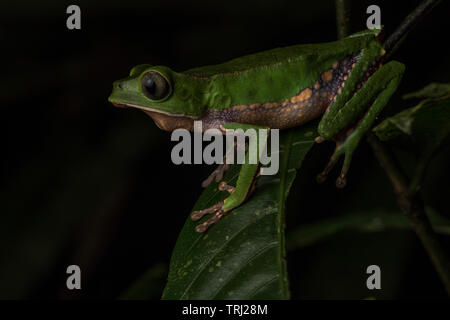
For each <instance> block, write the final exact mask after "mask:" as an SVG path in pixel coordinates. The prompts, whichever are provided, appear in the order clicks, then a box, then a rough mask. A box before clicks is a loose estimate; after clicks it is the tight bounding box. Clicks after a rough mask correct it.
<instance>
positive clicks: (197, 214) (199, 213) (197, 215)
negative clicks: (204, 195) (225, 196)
mask: <svg viewBox="0 0 450 320" xmlns="http://www.w3.org/2000/svg"><path fill="white" fill-rule="evenodd" d="M218 189H219V190H220V191H228V192H229V193H230V194H231V193H233V192H234V190H235V189H236V188H235V187H233V186H230V185H228V184H227V183H226V182H225V181H222V182H221V183H220V184H219V187H218ZM223 204H224V201H220V202H218V203H216V204H215V205H213V206H211V207H209V208H206V209H203V210H196V211H194V212H192V214H191V219H192V220H194V221H197V220H200V219H201V218H203V217H204V216H205V215H207V214H210V213H214V215H213V216H212V217H211V218H209V219H208V220H206V221H205V222H203V223H201V224H199V225H198V226H197V227H195V231H197V232H205V231H206V230H207V229H208V228H209V227H210V226H211V225H213V224H215V223H216V222H217V221H219V220H220V219H221V218H222V217H223V216H224V215H226V214H227V212H225V211H224V210H223V209H222V206H223Z"/></svg>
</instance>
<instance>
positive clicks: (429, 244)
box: [367, 133, 450, 296]
mask: <svg viewBox="0 0 450 320" xmlns="http://www.w3.org/2000/svg"><path fill="white" fill-rule="evenodd" d="M367 141H368V142H369V144H370V145H371V146H372V149H373V152H374V154H375V157H376V158H377V160H378V162H379V163H380V165H381V166H382V167H383V169H384V171H385V172H386V174H387V176H388V177H389V179H390V180H391V183H392V185H393V187H394V192H395V194H396V196H397V202H398V204H399V207H400V209H401V210H402V211H403V213H404V214H405V216H406V217H407V218H408V219H409V221H411V224H412V227H413V229H414V231H415V233H416V234H417V236H418V237H419V239H420V241H421V242H422V244H423V246H424V247H425V250H426V251H427V253H428V255H429V256H430V259H431V261H432V263H433V265H434V267H435V268H436V271H437V273H438V274H439V277H440V278H441V281H442V283H443V284H444V286H445V289H446V290H447V294H448V295H449V296H450V260H449V258H448V257H447V255H446V253H445V251H444V250H443V248H442V246H441V244H440V242H439V240H438V238H437V236H436V234H435V233H434V231H433V228H432V227H431V224H430V221H429V220H428V217H427V216H426V215H425V209H424V206H423V203H422V201H421V199H420V196H419V194H418V193H415V194H414V195H409V193H408V189H409V187H408V178H407V177H406V175H405V174H404V173H403V171H402V170H401V168H400V167H399V166H398V164H397V162H396V160H395V159H394V157H393V155H392V154H391V152H390V150H389V149H388V148H387V147H386V146H384V145H383V144H382V143H381V142H380V141H379V140H378V138H377V137H376V136H375V135H374V134H372V133H369V134H368V135H367Z"/></svg>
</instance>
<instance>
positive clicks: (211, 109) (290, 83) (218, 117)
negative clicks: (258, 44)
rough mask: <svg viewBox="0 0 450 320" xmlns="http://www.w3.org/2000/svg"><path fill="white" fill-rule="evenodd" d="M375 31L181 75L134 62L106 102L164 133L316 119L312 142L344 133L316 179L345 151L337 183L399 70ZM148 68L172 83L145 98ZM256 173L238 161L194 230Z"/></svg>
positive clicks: (243, 190)
mask: <svg viewBox="0 0 450 320" xmlns="http://www.w3.org/2000/svg"><path fill="white" fill-rule="evenodd" d="M379 31H380V30H367V31H364V32H360V33H357V34H354V35H352V36H349V37H347V38H345V39H342V40H340V41H335V42H330V43H322V44H312V45H296V46H291V47H287V48H277V49H273V50H270V51H266V52H261V53H257V54H253V55H248V56H244V57H241V58H237V59H234V60H231V61H229V62H226V63H223V64H219V65H214V66H206V67H201V68H196V69H191V70H188V71H185V72H174V71H172V70H171V69H169V68H167V67H164V66H150V65H140V66H137V67H134V68H133V69H132V70H131V72H130V76H129V77H127V78H125V79H123V80H119V81H116V82H114V84H113V92H112V94H111V96H110V97H109V101H111V102H112V103H113V104H114V105H116V106H121V107H134V108H139V109H142V110H143V111H145V112H146V113H147V114H148V115H150V116H151V117H152V118H153V119H154V121H155V123H156V124H157V125H158V126H159V127H160V128H161V129H163V130H168V131H172V130H174V129H177V128H185V129H188V130H192V129H193V121H194V120H202V121H203V129H204V130H206V129H209V128H220V127H221V126H222V127H225V128H242V127H245V128H248V127H255V128H268V129H270V128H271V129H285V128H289V127H295V126H300V125H302V124H304V123H306V122H308V121H310V120H312V119H315V118H318V117H320V116H322V119H321V121H320V123H319V127H318V131H319V134H320V137H318V138H317V141H318V142H319V141H322V140H323V139H332V138H336V137H337V136H343V137H344V136H345V134H342V133H343V132H347V134H346V135H347V137H345V139H340V141H339V142H338V147H337V149H336V151H335V153H334V154H333V156H332V158H331V160H330V163H329V165H328V166H327V168H326V169H325V170H324V172H323V173H322V176H321V177H322V178H323V177H324V176H325V175H326V174H327V173H328V171H329V170H330V169H331V168H332V166H333V165H334V164H335V162H336V161H337V160H338V158H339V156H340V155H342V154H345V160H344V166H343V169H342V172H341V175H340V177H339V179H338V184H341V185H343V184H345V175H346V172H347V170H348V167H349V165H350V160H351V157H352V154H353V151H354V149H355V148H356V146H357V145H358V143H359V141H360V139H361V138H362V136H363V135H364V133H365V132H366V131H367V130H368V129H369V128H370V126H371V125H372V123H373V122H374V120H375V118H376V116H377V115H378V114H379V112H380V111H381V110H382V109H383V107H384V106H385V105H386V103H387V101H388V100H389V98H390V96H391V95H392V93H393V92H394V91H395V89H396V88H397V86H398V84H399V82H400V80H401V77H402V74H403V71H404V66H403V65H402V64H401V63H399V62H396V61H391V62H389V63H387V64H385V65H382V59H383V56H384V53H385V51H384V49H383V47H382V45H381V44H380V42H379V41H378V40H377V37H376V36H377V35H378V33H379ZM149 71H152V72H155V71H156V72H158V73H159V74H160V75H162V76H163V78H165V79H166V81H167V83H168V84H169V86H170V90H168V93H167V95H166V96H164V97H163V98H161V99H159V100H152V99H150V98H148V95H146V92H145V90H146V89H145V88H144V86H143V85H142V83H141V82H142V81H143V80H142V79H143V77H144V75H146V74H147V73H148V72H149ZM358 120H360V121H359V122H358ZM351 126H354V130H352V131H351V133H348V131H346V130H345V129H346V128H348V127H351ZM257 170H258V165H251V164H248V165H246V164H244V165H243V166H242V168H241V171H240V175H239V178H238V182H237V185H236V188H235V189H230V188H228V189H227V188H225V187H224V188H223V189H224V190H232V193H231V195H230V196H229V197H228V198H227V199H225V201H224V202H223V203H221V204H218V205H216V206H214V207H212V208H209V209H205V210H200V211H197V212H194V214H193V217H194V218H197V219H199V218H201V217H202V216H203V215H204V214H206V213H213V212H215V215H214V216H213V218H211V219H210V220H208V221H206V222H204V223H203V224H201V225H200V226H199V227H198V228H197V230H198V231H204V230H206V228H207V227H208V226H209V225H210V224H212V223H214V222H216V221H217V220H218V219H220V217H222V216H223V215H224V214H225V213H226V212H228V211H230V210H232V209H234V208H235V207H237V206H239V205H241V204H242V203H243V202H244V200H245V199H246V198H247V196H248V195H249V192H250V189H251V186H252V185H253V182H254V177H255V176H256V172H257Z"/></svg>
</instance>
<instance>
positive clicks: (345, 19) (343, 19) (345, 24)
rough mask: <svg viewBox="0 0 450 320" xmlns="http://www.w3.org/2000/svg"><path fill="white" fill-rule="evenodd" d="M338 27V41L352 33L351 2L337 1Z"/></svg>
mask: <svg viewBox="0 0 450 320" xmlns="http://www.w3.org/2000/svg"><path fill="white" fill-rule="evenodd" d="M335 3H336V27H337V33H338V39H342V38H344V37H346V36H348V35H349V33H350V2H349V0H336V2H335Z"/></svg>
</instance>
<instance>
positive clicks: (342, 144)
mask: <svg viewBox="0 0 450 320" xmlns="http://www.w3.org/2000/svg"><path fill="white" fill-rule="evenodd" d="M403 71H404V66H403V64H401V63H399V62H396V61H391V62H389V63H387V64H386V65H384V66H382V67H381V68H380V69H378V70H377V71H376V72H375V73H374V74H373V75H372V76H371V77H370V78H369V79H368V80H367V82H366V83H365V84H364V85H363V86H362V87H361V89H359V90H358V91H357V92H356V93H355V95H354V96H353V98H351V99H350V100H349V101H348V102H347V103H346V104H345V105H344V106H343V108H341V109H340V110H339V111H337V114H336V116H335V117H334V119H331V121H340V122H343V121H342V120H343V118H344V117H345V116H346V113H347V114H348V113H351V112H352V111H353V112H354V110H355V109H359V108H361V106H362V105H370V107H369V108H368V109H367V111H366V113H365V115H364V116H363V117H362V118H361V119H360V120H359V121H358V122H357V123H356V124H355V125H353V127H351V128H350V129H347V130H346V131H345V132H344V133H342V132H341V133H336V132H335V133H334V135H333V134H332V131H331V130H326V129H325V131H327V132H328V133H329V135H330V134H332V138H333V137H334V139H335V140H336V149H335V151H334V153H333V155H332V156H331V159H330V161H329V163H328V165H327V166H326V167H325V169H324V170H323V172H322V173H320V174H319V175H318V177H317V180H318V181H319V182H322V181H324V180H325V179H326V176H327V174H328V173H329V172H330V171H331V169H332V168H333V166H334V165H335V164H336V162H337V161H338V160H339V158H340V156H341V155H344V164H343V165H342V169H341V173H340V175H339V177H338V179H337V180H336V186H337V187H340V188H342V187H344V186H345V184H346V177H347V172H348V170H349V168H350V162H351V159H352V156H353V152H354V151H355V149H356V147H357V146H358V144H359V142H360V141H361V139H362V137H363V136H364V134H365V133H366V132H367V131H368V130H369V129H370V128H371V127H372V124H373V123H374V122H375V120H376V118H377V116H378V115H379V114H380V112H381V111H382V110H383V108H384V107H385V106H386V104H387V102H388V101H389V98H390V97H391V95H392V94H393V93H394V92H395V90H396V89H397V87H398V85H399V83H400V80H401V77H402V75H403ZM374 90H377V91H375V94H374ZM339 118H342V119H339ZM321 125H322V129H323V127H324V126H325V125H326V122H324V123H322V121H321ZM320 131H321V130H320V128H319V132H320ZM322 132H323V131H322ZM321 136H323V135H322V134H321ZM326 138H328V137H326ZM318 140H319V141H320V140H321V138H319V139H318Z"/></svg>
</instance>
